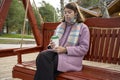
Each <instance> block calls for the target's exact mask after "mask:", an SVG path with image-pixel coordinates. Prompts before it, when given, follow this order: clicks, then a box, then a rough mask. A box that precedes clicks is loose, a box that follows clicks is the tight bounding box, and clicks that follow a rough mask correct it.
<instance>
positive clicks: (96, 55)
mask: <svg viewBox="0 0 120 80" xmlns="http://www.w3.org/2000/svg"><path fill="white" fill-rule="evenodd" d="M58 24H59V23H45V24H44V25H43V46H44V49H45V48H46V46H47V45H48V43H49V41H50V37H51V36H52V35H53V32H54V30H55V28H56V26H57V25H58ZM85 24H86V25H88V27H89V30H90V35H91V37H90V48H89V51H88V54H87V55H86V56H85V58H84V59H85V60H90V61H97V62H103V63H113V64H120V18H110V19H104V18H91V19H87V20H86V21H85Z"/></svg>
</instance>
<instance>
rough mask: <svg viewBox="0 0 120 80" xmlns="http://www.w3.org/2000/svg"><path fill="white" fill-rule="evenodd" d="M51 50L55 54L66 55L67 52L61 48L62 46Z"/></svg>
mask: <svg viewBox="0 0 120 80" xmlns="http://www.w3.org/2000/svg"><path fill="white" fill-rule="evenodd" d="M53 50H54V51H55V52H57V53H66V52H67V49H66V48H65V47H62V46H59V47H55V48H54V49H53Z"/></svg>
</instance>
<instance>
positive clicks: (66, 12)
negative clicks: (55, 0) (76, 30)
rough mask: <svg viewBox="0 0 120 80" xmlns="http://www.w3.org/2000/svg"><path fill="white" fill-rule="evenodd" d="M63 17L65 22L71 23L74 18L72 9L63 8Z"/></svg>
mask: <svg viewBox="0 0 120 80" xmlns="http://www.w3.org/2000/svg"><path fill="white" fill-rule="evenodd" d="M64 17H65V21H66V22H68V23H71V22H73V20H74V18H75V12H74V11H73V10H72V9H68V8H65V9H64Z"/></svg>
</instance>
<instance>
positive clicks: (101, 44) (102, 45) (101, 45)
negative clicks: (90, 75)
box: [98, 30, 106, 62]
mask: <svg viewBox="0 0 120 80" xmlns="http://www.w3.org/2000/svg"><path fill="white" fill-rule="evenodd" d="M105 33H106V30H102V31H101V42H100V50H99V53H98V54H99V56H98V62H102V59H103V50H104V44H105Z"/></svg>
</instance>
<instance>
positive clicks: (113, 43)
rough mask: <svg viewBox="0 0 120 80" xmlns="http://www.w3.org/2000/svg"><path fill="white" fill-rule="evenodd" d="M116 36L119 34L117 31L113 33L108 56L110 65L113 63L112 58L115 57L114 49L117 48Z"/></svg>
mask: <svg viewBox="0 0 120 80" xmlns="http://www.w3.org/2000/svg"><path fill="white" fill-rule="evenodd" d="M116 34H117V30H116V29H115V30H113V32H112V33H111V37H110V38H111V42H110V48H109V49H110V50H109V54H108V63H112V61H113V60H112V58H113V55H114V52H113V50H114V47H115V38H116Z"/></svg>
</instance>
